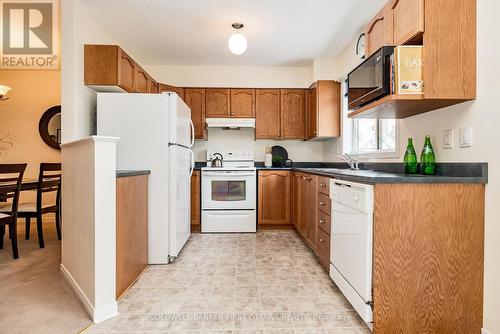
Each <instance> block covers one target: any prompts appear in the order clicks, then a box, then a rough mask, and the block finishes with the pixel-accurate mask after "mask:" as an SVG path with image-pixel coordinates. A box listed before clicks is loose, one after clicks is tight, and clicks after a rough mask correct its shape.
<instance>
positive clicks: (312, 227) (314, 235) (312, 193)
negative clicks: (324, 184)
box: [306, 174, 319, 253]
mask: <svg viewBox="0 0 500 334" xmlns="http://www.w3.org/2000/svg"><path fill="white" fill-rule="evenodd" d="M306 181H307V241H308V243H309V245H311V248H312V249H313V250H314V252H315V253H318V229H319V224H318V210H317V207H316V205H315V204H316V201H317V198H318V177H317V176H316V175H310V174H306Z"/></svg>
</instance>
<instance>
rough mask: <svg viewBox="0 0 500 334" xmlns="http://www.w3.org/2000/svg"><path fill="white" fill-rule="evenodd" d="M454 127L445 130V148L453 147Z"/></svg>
mask: <svg viewBox="0 0 500 334" xmlns="http://www.w3.org/2000/svg"><path fill="white" fill-rule="evenodd" d="M453 137H454V136H453V129H448V130H444V132H443V148H445V149H452V148H453Z"/></svg>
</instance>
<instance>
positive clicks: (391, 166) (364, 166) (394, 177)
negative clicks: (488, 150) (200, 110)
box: [195, 162, 488, 184]
mask: <svg viewBox="0 0 500 334" xmlns="http://www.w3.org/2000/svg"><path fill="white" fill-rule="evenodd" d="M205 165H206V164H205V163H204V162H197V163H196V168H195V169H200V168H201V167H204V166H205ZM436 166H437V168H436V170H437V173H436V175H422V174H412V175H409V174H405V173H404V164H403V163H379V162H373V163H360V164H359V167H360V170H358V171H352V170H350V169H348V166H347V165H346V164H345V163H341V162H340V163H338V162H330V163H328V162H294V164H293V167H265V166H264V163H263V162H255V168H256V169H257V171H259V170H293V171H299V172H305V173H312V174H317V175H323V176H329V177H332V178H336V179H339V180H345V181H352V182H359V183H367V184H377V183H422V184H432V183H470V184H486V183H488V164H487V163H483V162H479V163H476V162H474V163H461V162H460V163H438V164H437V165H436Z"/></svg>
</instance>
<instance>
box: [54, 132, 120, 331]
mask: <svg viewBox="0 0 500 334" xmlns="http://www.w3.org/2000/svg"><path fill="white" fill-rule="evenodd" d="M117 141H118V138H116V137H102V136H91V137H86V138H83V139H80V140H76V141H72V142H68V143H65V144H62V145H61V149H62V150H61V156H62V166H63V167H62V193H63V194H64V196H63V200H62V216H63V222H64V224H63V226H62V233H63V238H62V261H61V272H62V274H63V275H64V277H65V279H66V280H67V281H68V283H69V284H70V286H71V287H72V288H73V290H74V291H75V293H76V294H77V296H78V297H79V298H80V300H81V302H82V303H83V305H84V307H85V309H86V310H87V312H88V313H89V315H90V317H91V318H92V320H93V321H94V322H101V321H103V320H106V319H109V318H112V317H115V316H117V315H118V305H117V303H116V143H117Z"/></svg>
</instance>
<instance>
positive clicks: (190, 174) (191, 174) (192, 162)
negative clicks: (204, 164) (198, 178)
mask: <svg viewBox="0 0 500 334" xmlns="http://www.w3.org/2000/svg"><path fill="white" fill-rule="evenodd" d="M189 153H191V170H190V171H189V178H191V176H193V172H194V152H193V150H189Z"/></svg>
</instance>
